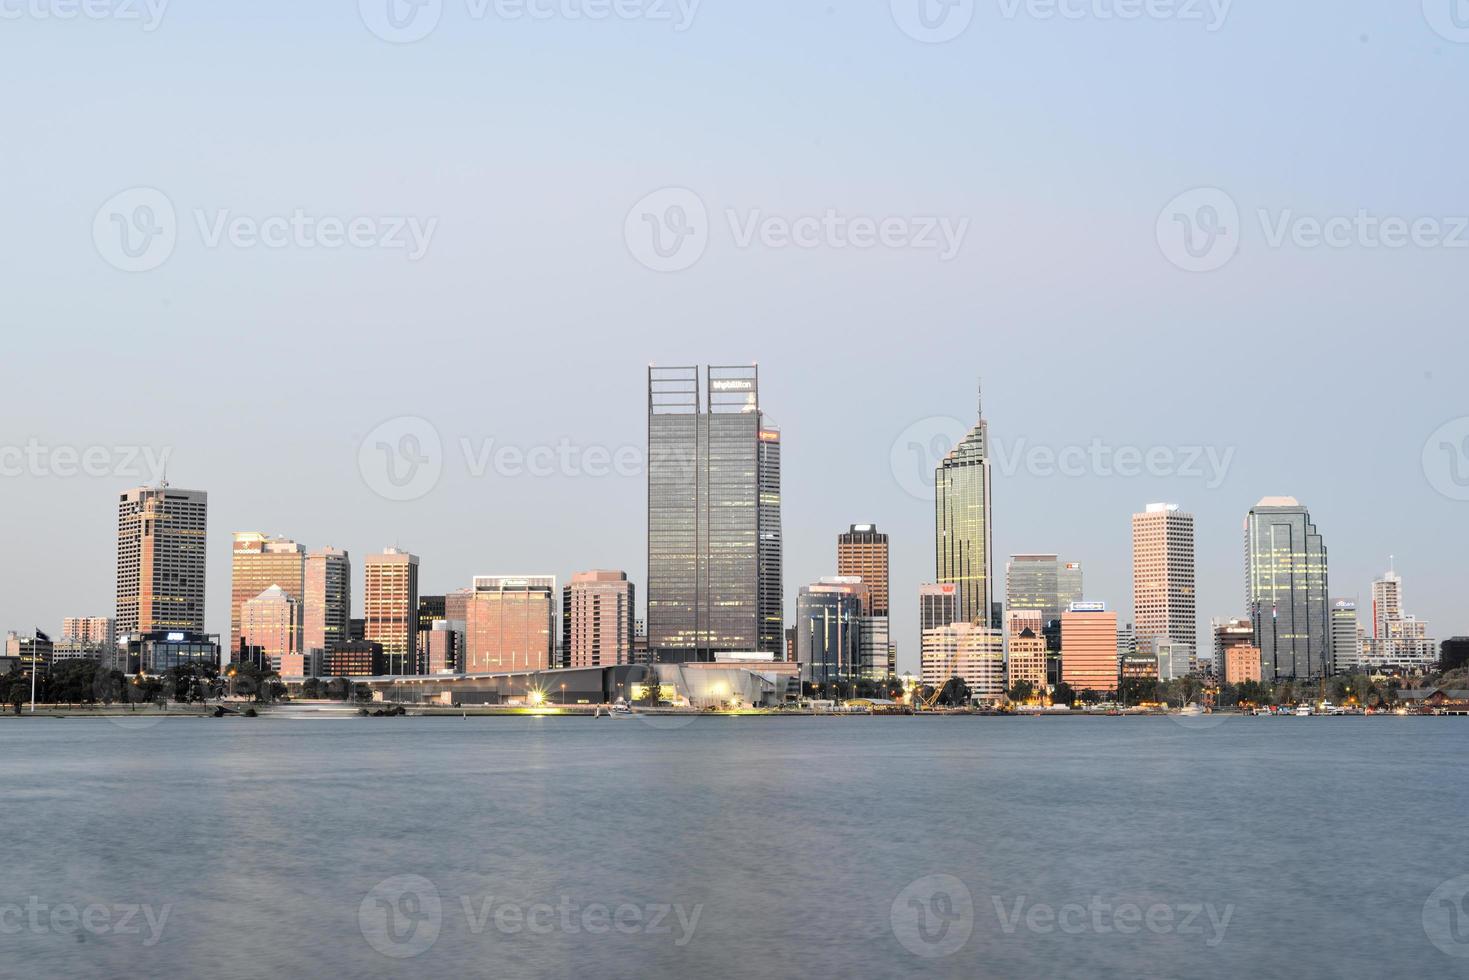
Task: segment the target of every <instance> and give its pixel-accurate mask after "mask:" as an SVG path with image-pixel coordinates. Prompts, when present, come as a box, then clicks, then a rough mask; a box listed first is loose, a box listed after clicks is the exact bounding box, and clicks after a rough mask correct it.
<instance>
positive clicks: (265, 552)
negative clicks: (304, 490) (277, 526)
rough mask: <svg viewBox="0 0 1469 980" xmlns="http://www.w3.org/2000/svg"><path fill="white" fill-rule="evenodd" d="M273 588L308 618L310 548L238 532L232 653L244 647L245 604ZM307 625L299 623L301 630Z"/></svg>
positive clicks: (233, 572)
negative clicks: (241, 643)
mask: <svg viewBox="0 0 1469 980" xmlns="http://www.w3.org/2000/svg"><path fill="white" fill-rule="evenodd" d="M272 585H276V586H279V587H280V589H281V591H283V592H285V593H286V595H288V596H290V597H291V599H292V601H294V602H295V603H296V605H295V609H296V614H297V615H298V616H304V612H305V597H306V549H305V548H304V547H302V546H301V545H299V544H297V543H296V542H295V541H292V540H290V539H289V538H282V537H271V536H270V535H268V534H261V533H260V532H259V531H236V532H235V536H234V546H233V548H232V550H231V553H230V651H231V654H232V655H233V652H234V651H235V650H238V649H239V647H240V610H241V607H243V606H244V604H245V603H247V602H249V601H250V600H251V599H253V598H255V597H256V596H258V595H259V594H260V593H261V592H263V591H265V590H266V589H268V588H270V587H271V586H272ZM303 625H304V624H303V623H297V624H296V629H297V631H298V632H299V631H301V629H302V628H303Z"/></svg>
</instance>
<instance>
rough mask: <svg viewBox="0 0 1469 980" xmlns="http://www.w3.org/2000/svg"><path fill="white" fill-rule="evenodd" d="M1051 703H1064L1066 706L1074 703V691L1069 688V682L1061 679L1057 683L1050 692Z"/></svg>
mask: <svg viewBox="0 0 1469 980" xmlns="http://www.w3.org/2000/svg"><path fill="white" fill-rule="evenodd" d="M1051 703H1052V704H1064V705H1066V707H1068V708H1069V707H1071V706H1072V705H1073V704H1075V703H1076V692H1075V691H1074V690H1072V689H1071V685H1070V684H1067V683H1066V682H1065V681H1062V682H1061V683H1059V684H1057V685H1056V689H1055V690H1054V691H1052V692H1051Z"/></svg>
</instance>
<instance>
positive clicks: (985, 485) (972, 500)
mask: <svg viewBox="0 0 1469 980" xmlns="http://www.w3.org/2000/svg"><path fill="white" fill-rule="evenodd" d="M993 548H994V540H993V534H992V531H991V527H990V449H989V423H987V422H986V421H985V420H984V409H983V406H982V405H981V407H980V412H979V418H978V419H977V420H976V421H975V423H974V428H972V429H970V430H969V434H968V435H966V436H965V437H964V438H963V440H961V441H960V443H959V444H958V445H957V446H955V447H954V448H953V449H951V450H949V454H948V455H947V456H945V457H944V458H943V460H942V461H941V462H940V463H939V465H938V467H937V468H936V469H935V471H934V555H935V558H936V562H935V564H936V566H937V577H938V581H939V582H949V583H953V584H956V585H958V586H959V619H960V621H962V622H966V623H976V624H978V625H981V626H991V627H996V628H998V626H999V623H998V622H997V621H996V616H995V611H994V607H993V606H992V604H991V599H992V596H993V592H994V585H993V581H994V575H993V569H994V555H993Z"/></svg>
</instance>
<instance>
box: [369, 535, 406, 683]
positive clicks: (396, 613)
mask: <svg viewBox="0 0 1469 980" xmlns="http://www.w3.org/2000/svg"><path fill="white" fill-rule="evenodd" d="M363 586H364V587H363V591H362V604H363V612H364V613H366V617H365V621H364V623H363V638H364V639H365V640H367V641H368V642H371V643H377V644H379V645H380V646H382V648H383V665H384V667H385V668H386V672H387V673H388V674H411V673H413V672H414V671H415V670H416V669H417V666H418V556H417V555H411V554H409V553H408V552H406V551H400V550H399V549H397V548H387V549H384V550H383V551H382V552H381V553H380V554H376V555H369V556H368V557H367V561H366V562H365V564H364V575H363Z"/></svg>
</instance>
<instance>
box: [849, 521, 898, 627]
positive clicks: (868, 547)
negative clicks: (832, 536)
mask: <svg viewBox="0 0 1469 980" xmlns="http://www.w3.org/2000/svg"><path fill="white" fill-rule="evenodd" d="M837 574H838V575H840V576H843V577H847V576H857V577H858V578H860V579H862V581H863V582H864V583H865V584H866V585H867V596H866V598H865V599H863V602H862V615H864V616H887V615H888V536H887V535H886V534H883V533H882V532H880V531H879V530H878V529H877V525H876V524H853V525H852V526H851V528H850V529H849V530H847V531H845V532H844V533H842V534H839V535H837Z"/></svg>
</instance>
